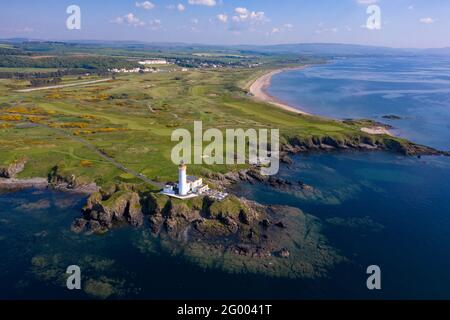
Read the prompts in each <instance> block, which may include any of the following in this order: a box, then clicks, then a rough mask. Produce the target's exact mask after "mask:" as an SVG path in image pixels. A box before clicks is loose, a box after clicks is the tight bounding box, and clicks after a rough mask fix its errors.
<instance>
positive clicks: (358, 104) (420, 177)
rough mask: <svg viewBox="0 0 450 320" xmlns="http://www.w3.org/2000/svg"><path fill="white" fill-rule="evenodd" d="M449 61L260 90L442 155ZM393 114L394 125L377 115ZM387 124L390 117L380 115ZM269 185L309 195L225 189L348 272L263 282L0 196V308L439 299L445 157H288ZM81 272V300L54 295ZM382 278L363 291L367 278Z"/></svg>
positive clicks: (371, 63) (75, 200) (40, 204)
mask: <svg viewBox="0 0 450 320" xmlns="http://www.w3.org/2000/svg"><path fill="white" fill-rule="evenodd" d="M449 62H450V59H449V58H445V57H426V56H423V57H419V56H417V57H391V56H389V57H371V58H348V59H337V60H334V61H331V62H329V63H327V64H322V65H315V66H311V67H309V68H307V69H304V70H296V71H287V72H284V73H281V74H278V75H276V76H275V77H274V78H273V80H272V84H271V87H270V88H269V93H270V94H271V95H273V96H276V97H277V98H279V99H280V100H282V101H285V102H287V103H289V104H291V105H294V106H298V107H301V108H302V109H304V110H305V111H308V112H310V113H314V114H318V115H322V116H327V117H333V118H340V119H345V118H369V119H373V120H377V121H381V122H384V123H389V124H391V125H392V126H393V127H394V131H395V133H396V134H398V135H400V136H402V137H405V138H408V139H410V140H412V141H414V142H417V143H421V144H425V145H428V146H432V147H435V148H438V149H442V150H450V72H449V71H450V64H449ZM392 115H395V116H396V117H398V119H395V120H394V119H386V118H385V117H384V116H392ZM389 118H392V117H389ZM293 160H294V162H293V164H292V165H289V166H287V165H283V166H282V168H281V170H280V173H279V175H280V176H281V177H282V178H284V179H286V180H289V181H293V182H295V181H302V182H304V183H306V184H308V185H310V186H312V187H313V188H314V189H315V190H317V191H318V192H317V193H314V194H301V193H287V192H283V191H280V190H277V189H274V188H272V187H268V186H264V185H258V184H256V185H255V184H253V185H250V184H245V183H244V184H240V185H238V186H237V187H236V188H235V190H233V192H236V193H239V194H240V195H242V196H245V197H247V198H249V199H252V200H256V201H258V202H261V203H264V204H279V205H289V206H293V207H297V208H299V209H301V210H303V211H304V212H306V213H309V214H311V215H314V216H316V217H318V218H319V219H320V221H321V224H322V225H323V231H322V232H323V233H324V235H325V236H326V238H327V241H328V243H329V244H330V245H331V246H333V247H334V248H336V250H337V251H338V252H339V253H340V254H341V255H342V256H344V257H345V258H346V259H345V262H343V263H340V264H338V265H336V266H335V267H333V268H332V269H331V270H329V273H328V275H327V276H325V277H323V278H318V279H287V278H273V277H267V276H263V275H255V274H251V273H245V272H242V273H239V272H237V273H236V272H233V273H230V272H227V271H224V270H222V269H219V268H214V267H205V266H200V265H197V264H195V263H194V262H192V261H190V260H188V259H186V258H184V257H183V256H181V255H178V254H174V253H173V252H170V251H168V250H164V248H163V247H162V246H161V245H160V243H159V241H158V239H154V238H152V237H150V236H149V235H148V230H146V228H145V227H143V228H137V229H136V228H132V227H128V226H122V227H118V228H115V229H114V230H112V231H111V232H108V233H106V234H104V235H84V234H74V233H73V232H71V231H70V225H71V223H72V221H73V219H74V218H76V217H78V216H79V215H80V210H81V208H82V206H83V205H84V203H85V201H86V197H83V196H80V195H75V194H70V193H61V192H57V191H52V190H37V189H28V190H22V191H18V192H3V193H0V252H1V255H0V257H1V259H0V299H333V298H334V299H449V298H450V289H449V288H450V232H449V230H450V196H449V195H450V160H449V159H448V158H445V157H421V158H417V157H405V156H401V155H398V154H391V153H383V152H351V151H348V152H326V153H313V154H304V155H296V156H293ZM70 265H80V267H82V268H81V270H82V287H83V290H68V289H67V288H66V287H65V286H64V283H65V281H64V279H65V277H66V274H65V271H66V268H67V267H68V266H70ZM373 265H376V266H378V267H379V270H380V283H381V289H379V290H369V289H368V287H367V279H368V278H369V276H370V275H369V274H368V273H367V268H368V267H369V266H373Z"/></svg>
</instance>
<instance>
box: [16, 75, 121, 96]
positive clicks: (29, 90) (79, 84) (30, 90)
mask: <svg viewBox="0 0 450 320" xmlns="http://www.w3.org/2000/svg"><path fill="white" fill-rule="evenodd" d="M111 80H112V79H111V78H107V79H99V80H91V81H83V82H74V83H68V84H60V85H56V86H49V87H39V88H30V89H21V90H17V91H16V92H22V93H23V92H33V91H41V90H51V89H61V88H68V87H77V86H84V85H89V84H96V83H100V82H106V81H111Z"/></svg>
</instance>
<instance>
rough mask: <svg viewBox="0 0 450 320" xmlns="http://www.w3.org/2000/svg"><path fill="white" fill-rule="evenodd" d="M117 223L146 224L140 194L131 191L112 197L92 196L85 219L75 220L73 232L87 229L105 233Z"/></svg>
mask: <svg viewBox="0 0 450 320" xmlns="http://www.w3.org/2000/svg"><path fill="white" fill-rule="evenodd" d="M117 223H129V224H131V225H133V226H141V225H142V224H143V223H144V215H143V213H142V208H141V204H140V197H139V194H137V193H136V192H134V191H129V190H121V191H118V192H115V193H113V194H112V195H108V194H102V193H101V192H95V193H93V194H91V196H90V197H89V198H88V200H87V202H86V206H85V207H84V208H83V218H81V219H77V220H75V222H74V223H73V225H72V230H74V231H76V232H82V231H84V230H85V229H86V228H87V229H88V230H89V231H92V232H104V231H106V230H108V229H110V228H112V227H113V226H114V224H117Z"/></svg>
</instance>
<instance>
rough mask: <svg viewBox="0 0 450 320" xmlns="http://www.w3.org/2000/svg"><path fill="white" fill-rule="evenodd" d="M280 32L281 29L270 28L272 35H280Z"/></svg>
mask: <svg viewBox="0 0 450 320" xmlns="http://www.w3.org/2000/svg"><path fill="white" fill-rule="evenodd" d="M280 32H281V29H280V28H276V27H275V28H272V34H275V33H280Z"/></svg>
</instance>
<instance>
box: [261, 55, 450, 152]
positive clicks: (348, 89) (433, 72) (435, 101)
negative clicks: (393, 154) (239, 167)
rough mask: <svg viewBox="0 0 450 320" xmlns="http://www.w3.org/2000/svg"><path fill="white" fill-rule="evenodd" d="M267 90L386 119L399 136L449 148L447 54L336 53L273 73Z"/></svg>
mask: <svg viewBox="0 0 450 320" xmlns="http://www.w3.org/2000/svg"><path fill="white" fill-rule="evenodd" d="M269 93H270V94H271V95H273V96H276V97H278V98H280V99H281V100H282V101H285V102H287V103H289V104H291V105H293V106H298V107H301V109H304V110H305V111H307V112H310V113H313V114H318V115H323V116H328V117H332V118H339V119H344V118H369V119H373V120H378V121H381V122H384V123H387V124H391V125H392V126H394V127H395V128H396V130H395V132H396V133H397V134H399V135H400V136H402V137H406V138H409V139H410V140H412V141H415V142H417V143H422V144H425V145H428V146H431V147H436V148H441V149H444V150H450V57H423V56H421V57H374V58H351V59H340V60H335V61H332V62H330V63H328V64H323V65H314V66H311V67H308V68H306V69H304V70H300V71H298V70H297V71H289V72H283V73H280V74H277V75H275V76H274V77H273V79H272V85H271V87H270V89H269ZM386 115H397V116H400V117H402V119H401V120H388V119H385V118H383V116H386Z"/></svg>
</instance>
